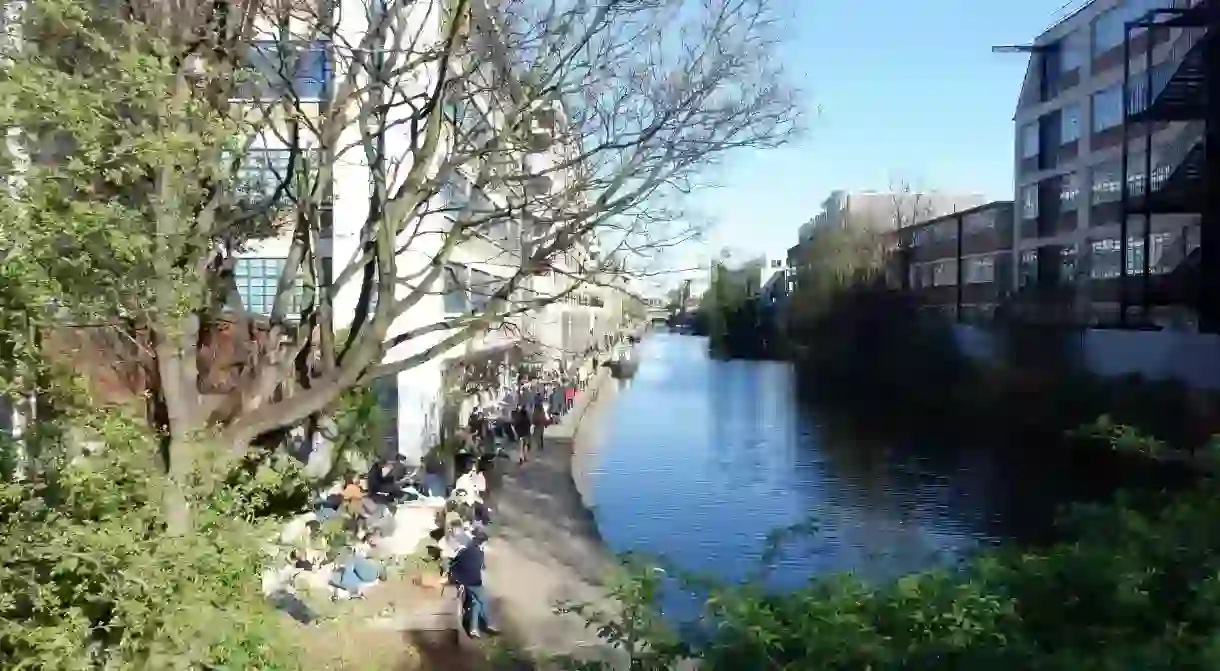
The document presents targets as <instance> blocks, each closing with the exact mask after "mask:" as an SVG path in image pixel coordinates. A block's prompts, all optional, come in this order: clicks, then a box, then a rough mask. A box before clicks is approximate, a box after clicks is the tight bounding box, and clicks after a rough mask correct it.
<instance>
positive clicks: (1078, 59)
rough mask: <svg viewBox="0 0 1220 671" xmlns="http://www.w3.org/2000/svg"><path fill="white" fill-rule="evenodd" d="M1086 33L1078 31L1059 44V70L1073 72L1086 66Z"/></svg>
mask: <svg viewBox="0 0 1220 671" xmlns="http://www.w3.org/2000/svg"><path fill="white" fill-rule="evenodd" d="M1087 36H1088V33H1087V32H1086V31H1077V32H1074V33H1072V34H1070V35H1068V36H1067V37H1065V38H1063V39H1062V40H1061V41H1060V42H1059V70H1060V71H1061V72H1073V71H1075V70H1078V69H1080V66H1081V65H1084V60H1085V51H1086V50H1087V49H1088V47H1087V46H1086V39H1085V38H1086V37H1087Z"/></svg>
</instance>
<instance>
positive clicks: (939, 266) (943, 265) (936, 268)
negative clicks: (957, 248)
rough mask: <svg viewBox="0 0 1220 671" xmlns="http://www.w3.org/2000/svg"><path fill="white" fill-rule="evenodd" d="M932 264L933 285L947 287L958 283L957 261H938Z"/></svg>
mask: <svg viewBox="0 0 1220 671" xmlns="http://www.w3.org/2000/svg"><path fill="white" fill-rule="evenodd" d="M931 265H932V285H933V286H937V287H947V286H953V285H955V284H957V261H956V260H954V259H950V260H947V261H937V262H936V263H933V264H931Z"/></svg>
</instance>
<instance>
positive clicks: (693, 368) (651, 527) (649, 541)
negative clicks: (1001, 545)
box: [591, 334, 1003, 588]
mask: <svg viewBox="0 0 1220 671" xmlns="http://www.w3.org/2000/svg"><path fill="white" fill-rule="evenodd" d="M705 352H706V342H705V341H703V340H702V339H699V338H693V337H689V336H677V335H669V334H657V335H653V336H651V337H649V338H648V339H647V340H646V341H645V342H644V343H643V344H642V345H641V346H640V347H639V351H638V353H637V356H638V358H639V361H640V367H639V370H638V372H637V373H636V375H635V377H634V379H633V380H632V381H631V382H630V386H629V387H627V388H625V389H623V390H622V392H621V393H619V394H617V395H616V397H615V399H614V401H613V402H614V407H613V408H611V409H610V410H609V414H608V415H607V417H608V420H609V421H607V422H606V423H605V424H604V425H603V427H604V433H603V435H602V438H601V443H600V446H599V448H598V453H599V457H598V460H599V465H598V468H597V470H595V471H594V472H593V473H592V474H591V482H592V486H593V488H594V490H593V491H594V498H595V500H596V501H597V512H596V515H597V519H598V524H599V527H600V529H601V531H602V534H603V536H604V537H605V538H606V540H607V542H608V543H609V544H610V546H611V547H612V548H613V549H615V550H617V551H625V550H636V551H644V552H649V553H653V554H661V555H664V556H666V557H668V558H669V559H670V560H672V561H675V562H676V563H678V564H679V565H680V566H681V567H683V568H685V569H687V570H693V571H697V572H710V573H713V574H715V575H717V576H719V577H721V578H723V579H729V580H739V579H744V578H746V577H748V576H750V575H753V574H754V573H755V571H756V569H757V567H758V565H759V561H760V559H761V558H762V555H763V552H764V549H765V547H766V539H767V536H768V533H769V532H771V531H772V530H773V529H776V528H780V527H785V526H789V525H793V524H797V523H800V522H803V521H805V520H807V519H809V518H810V517H811V516H812V517H813V518H814V519H815V520H816V522H817V524H818V527H819V533H818V534H817V535H816V537H814V538H811V539H808V540H806V541H804V542H801V543H797V544H795V546H794V547H793V548H792V551H789V552H786V553H784V554H782V555H781V556H780V558H779V560H778V561H777V562H776V564H775V565H774V567H773V571H772V573H771V575H770V578H769V580H770V582H771V583H772V584H773V585H774V586H776V587H779V588H786V587H794V586H797V585H799V584H801V583H803V582H805V581H806V580H808V579H809V578H810V577H811V576H813V575H816V574H819V573H826V572H835V571H856V572H859V573H862V574H864V575H866V576H873V577H878V576H882V575H889V574H893V573H896V572H904V571H909V570H913V569H916V568H919V567H922V566H926V565H928V563H929V562H932V561H946V560H951V559H952V558H953V557H955V556H957V555H959V554H960V553H961V552H963V551H965V550H969V549H971V548H974V547H977V546H978V545H979V544H980V543H991V542H994V541H995V540H997V539H998V538H1000V537H1002V536H1003V533H1002V532H1001V533H997V528H996V527H995V525H994V524H993V523H992V522H993V520H992V517H993V516H994V515H995V514H996V513H994V512H992V511H993V510H995V508H994V506H993V505H992V502H991V501H990V499H989V495H988V491H989V490H990V489H991V488H992V487H993V486H994V485H995V484H996V480H997V478H999V477H1000V475H1001V474H1000V473H997V472H996V471H995V469H993V468H992V467H991V466H990V464H989V461H988V457H987V455H986V454H985V453H982V452H979V451H953V450H939V449H931V450H926V449H923V447H921V446H914V445H892V444H882V443H878V442H876V441H870V440H868V439H867V438H865V437H864V436H863V435H859V434H858V433H856V432H853V431H851V430H847V429H844V428H843V427H841V426H833V425H831V424H830V423H828V422H823V421H819V419H818V418H817V417H816V416H813V415H812V414H810V413H808V412H802V411H801V409H800V407H799V405H798V404H797V403H796V401H795V394H794V393H793V384H794V380H793V374H792V371H791V369H790V367H788V366H787V365H784V364H780V363H763V362H745V361H727V362H722V361H712V360H709V359H708V357H707V356H706V354H705Z"/></svg>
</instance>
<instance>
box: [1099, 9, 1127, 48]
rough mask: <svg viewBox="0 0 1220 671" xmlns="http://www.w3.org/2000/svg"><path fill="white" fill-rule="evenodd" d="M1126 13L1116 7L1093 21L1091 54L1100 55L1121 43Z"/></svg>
mask: <svg viewBox="0 0 1220 671" xmlns="http://www.w3.org/2000/svg"><path fill="white" fill-rule="evenodd" d="M1126 20H1127V13H1126V12H1125V11H1123V8H1121V7H1116V8H1114V9H1111V10H1110V11H1108V12H1106V13H1105V14H1102V15H1101V16H1099V17H1097V20H1096V21H1094V22H1093V55H1094V56H1100V55H1102V54H1104V53H1106V52H1107V51H1109V50H1111V49H1113V48H1115V47H1117V46H1119V45H1121V44H1122V43H1123V30H1124V29H1125V28H1124V24H1125V22H1126Z"/></svg>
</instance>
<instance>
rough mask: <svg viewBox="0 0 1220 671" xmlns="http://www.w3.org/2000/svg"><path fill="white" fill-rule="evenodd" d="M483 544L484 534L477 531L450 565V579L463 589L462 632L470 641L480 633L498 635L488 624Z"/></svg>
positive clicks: (485, 537)
mask: <svg viewBox="0 0 1220 671" xmlns="http://www.w3.org/2000/svg"><path fill="white" fill-rule="evenodd" d="M486 544H487V532H486V531H483V530H482V529H480V528H476V529H475V530H474V533H473V534H472V535H471V540H470V543H469V544H468V545H467V546H466V547H464V548H462V549H461V550H459V551H458V553H457V555H456V556H455V557H454V558H453V561H452V563H450V565H449V580H450V581H451V582H453V583H454V584H456V585H458V586H459V587H460V588H461V590H462V629H463V630H465V632H466V635H467V636H469V637H471V638H479V637H480V636H481V635H482V634H481V632H487V633H489V634H492V635H493V636H494V635H495V634H498V633H500V631H499V629H496V628H495V627H493V626H492V624H491V617H490V614H489V613H488V609H487V606H488V604H487V594H486V592H484V591H483V567H484V565H485V563H486V556H485V555H484V548H485V546H486Z"/></svg>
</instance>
